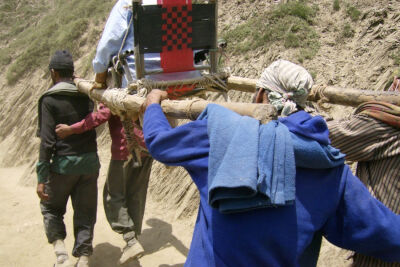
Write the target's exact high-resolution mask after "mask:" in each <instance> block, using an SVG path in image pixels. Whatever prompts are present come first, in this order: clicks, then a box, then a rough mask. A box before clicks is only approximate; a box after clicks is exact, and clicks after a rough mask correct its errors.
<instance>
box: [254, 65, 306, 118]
mask: <svg viewBox="0 0 400 267" xmlns="http://www.w3.org/2000/svg"><path fill="white" fill-rule="evenodd" d="M313 84H314V81H313V79H312V77H311V75H310V73H308V71H307V70H306V69H305V68H303V67H301V66H299V65H296V64H294V63H292V62H290V61H287V60H283V59H279V60H277V61H274V62H272V64H271V65H269V66H268V67H267V68H266V69H265V70H264V72H263V73H262V74H261V77H260V79H259V80H258V82H257V87H259V88H264V89H265V90H266V93H267V95H268V100H269V102H270V104H272V105H274V106H275V107H276V108H277V110H278V111H282V112H281V115H282V116H287V115H289V114H290V113H292V112H294V111H296V110H297V108H296V104H297V105H299V106H300V107H305V104H306V100H307V97H308V94H309V92H310V90H311V87H312V86H313Z"/></svg>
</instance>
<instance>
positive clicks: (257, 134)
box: [198, 104, 344, 213]
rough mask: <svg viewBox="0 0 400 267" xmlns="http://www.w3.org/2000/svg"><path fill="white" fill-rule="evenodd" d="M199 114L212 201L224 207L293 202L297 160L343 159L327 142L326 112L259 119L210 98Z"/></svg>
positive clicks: (327, 164) (330, 163)
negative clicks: (207, 149) (323, 114)
mask: <svg viewBox="0 0 400 267" xmlns="http://www.w3.org/2000/svg"><path fill="white" fill-rule="evenodd" d="M198 119H199V120H202V119H207V120H208V122H207V131H208V136H209V142H210V152H209V170H208V203H209V204H210V205H211V206H212V207H214V208H218V209H219V211H220V212H221V213H233V212H241V211H248V210H252V209H257V208H265V207H270V206H282V205H289V204H291V203H293V202H294V200H295V193H296V189H295V176H296V166H297V167H302V168H312V169H319V168H332V167H336V166H339V165H341V164H343V163H344V154H342V153H340V151H339V150H338V149H335V148H333V147H331V146H330V145H329V144H330V140H329V131H328V128H327V125H326V123H325V121H324V120H323V118H322V117H318V116H317V117H311V116H310V115H309V114H308V113H305V112H297V113H295V114H293V115H290V116H288V117H285V118H284V119H279V121H271V122H269V123H268V124H264V125H260V124H259V121H257V120H255V119H253V118H250V117H246V116H240V115H239V114H237V113H235V112H233V111H231V110H228V109H226V108H224V107H222V106H219V105H216V104H209V105H208V106H207V108H206V109H205V110H204V111H203V112H202V114H200V116H199V118H198ZM289 130H290V131H289Z"/></svg>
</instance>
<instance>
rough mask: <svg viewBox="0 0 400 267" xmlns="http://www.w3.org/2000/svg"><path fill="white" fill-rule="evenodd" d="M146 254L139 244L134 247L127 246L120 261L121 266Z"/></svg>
mask: <svg viewBox="0 0 400 267" xmlns="http://www.w3.org/2000/svg"><path fill="white" fill-rule="evenodd" d="M143 253H144V249H143V247H142V245H140V243H139V242H136V243H134V244H133V245H127V246H126V247H125V248H124V249H123V252H122V255H121V258H120V259H119V264H124V263H127V262H128V261H131V260H134V259H136V258H138V257H140V256H142V255H143Z"/></svg>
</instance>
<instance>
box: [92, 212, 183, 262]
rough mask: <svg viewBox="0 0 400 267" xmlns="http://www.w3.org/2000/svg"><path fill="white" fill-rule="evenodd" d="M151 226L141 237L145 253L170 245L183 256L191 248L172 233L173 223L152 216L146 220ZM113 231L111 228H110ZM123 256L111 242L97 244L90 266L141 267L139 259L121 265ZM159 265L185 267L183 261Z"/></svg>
mask: <svg viewBox="0 0 400 267" xmlns="http://www.w3.org/2000/svg"><path fill="white" fill-rule="evenodd" d="M146 224H147V225H148V226H150V228H147V229H144V230H143V231H142V234H141V235H140V237H139V242H140V244H142V246H143V248H144V251H145V252H144V255H143V256H146V255H151V254H153V253H155V252H157V251H160V250H163V249H165V248H168V247H171V246H172V247H174V248H175V249H176V250H177V251H178V252H179V253H181V254H182V255H183V256H185V257H186V256H187V254H188V252H189V249H188V248H187V247H186V246H185V245H184V244H183V243H182V241H180V240H179V239H178V238H177V237H175V236H174V235H173V234H172V225H171V224H169V223H167V222H165V221H162V220H160V219H157V218H150V219H148V220H147V221H146ZM110 231H111V229H110ZM120 257H121V248H119V247H116V246H113V245H111V244H110V243H101V244H98V245H96V247H95V248H94V250H93V255H92V256H91V257H90V266H96V267H110V266H121V267H122V266H123V267H141V265H140V263H139V261H137V260H134V261H131V262H128V263H126V264H124V265H119V264H118V260H119V258H120ZM159 267H183V263H181V264H174V265H168V263H165V264H162V265H159Z"/></svg>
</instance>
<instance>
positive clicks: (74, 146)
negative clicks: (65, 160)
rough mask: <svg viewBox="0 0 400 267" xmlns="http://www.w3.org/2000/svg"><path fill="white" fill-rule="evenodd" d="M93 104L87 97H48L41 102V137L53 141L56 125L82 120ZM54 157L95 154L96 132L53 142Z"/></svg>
mask: <svg viewBox="0 0 400 267" xmlns="http://www.w3.org/2000/svg"><path fill="white" fill-rule="evenodd" d="M92 109H93V104H92V102H91V101H90V100H89V98H87V97H81V96H68V95H56V94H55V95H48V96H44V97H43V100H42V122H43V125H42V127H41V128H42V129H41V136H42V137H44V138H48V140H55V126H56V125H57V124H73V123H75V122H78V121H80V120H82V119H83V118H84V117H85V116H86V115H87V114H88V113H89V112H90V111H91V110H92ZM54 149H55V154H56V155H59V156H61V155H77V154H81V153H87V152H96V151H97V145H96V132H95V130H91V131H88V132H85V133H82V134H79V135H71V136H69V137H68V138H66V139H56V140H55V147H54Z"/></svg>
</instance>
